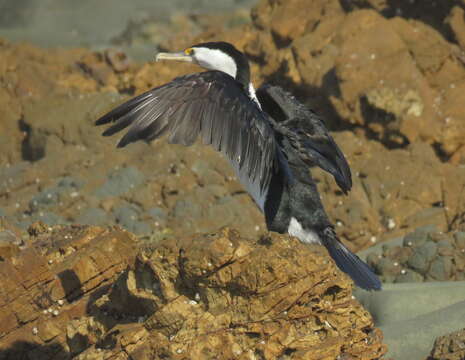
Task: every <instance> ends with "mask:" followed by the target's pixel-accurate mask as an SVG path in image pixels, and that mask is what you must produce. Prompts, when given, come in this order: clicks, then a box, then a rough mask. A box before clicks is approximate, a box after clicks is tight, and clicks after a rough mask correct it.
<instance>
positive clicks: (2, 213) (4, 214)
mask: <svg viewBox="0 0 465 360" xmlns="http://www.w3.org/2000/svg"><path fill="white" fill-rule="evenodd" d="M2 216H6V212H5V210H3V209H0V217H2Z"/></svg>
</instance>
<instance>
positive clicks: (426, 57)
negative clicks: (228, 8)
mask: <svg viewBox="0 0 465 360" xmlns="http://www.w3.org/2000/svg"><path fill="white" fill-rule="evenodd" d="M424 5H425V6H423V5H422V6H421V7H419V6H418V5H416V6H412V5H411V4H409V3H407V2H399V3H397V4H394V2H389V4H387V2H385V1H369V2H365V1H364V2H344V1H336V0H333V1H312V2H308V1H304V0H295V1H285V2H284V1H283V2H280V1H273V0H263V1H261V2H260V3H259V5H258V6H257V7H256V9H255V11H254V12H253V20H254V24H255V26H256V27H257V31H256V32H255V36H254V40H252V41H249V42H248V44H247V46H246V51H247V52H248V53H249V54H251V55H253V56H256V57H258V58H259V59H260V65H261V66H260V69H261V70H262V78H264V79H267V78H270V77H271V78H278V79H280V81H283V80H284V81H285V80H288V81H289V80H292V82H290V83H289V85H290V86H294V87H296V88H297V89H298V90H299V91H300V92H301V93H303V94H304V95H305V96H315V97H316V99H317V101H315V103H316V106H317V107H318V104H320V105H319V106H320V107H321V108H322V110H323V111H324V112H325V113H326V115H327V117H329V118H330V120H331V121H332V122H333V123H339V125H341V123H342V124H344V125H345V126H347V125H350V126H357V127H358V126H361V127H363V128H365V129H367V130H368V131H369V133H371V135H372V136H374V137H376V138H377V139H379V140H380V141H382V142H383V143H384V144H386V145H388V146H390V147H402V146H405V145H406V144H408V143H412V142H414V141H418V140H421V141H425V142H427V143H429V144H437V145H438V146H439V148H440V149H441V151H443V152H444V153H445V154H447V155H448V156H451V155H452V154H454V153H455V152H456V151H458V150H459V149H460V148H461V147H462V146H464V144H465V142H464V141H463V133H464V131H465V129H464V128H463V124H464V123H465V121H464V120H463V112H461V110H460V106H459V105H458V104H459V103H463V102H464V98H463V93H464V92H463V91H462V90H463V89H462V85H463V81H464V79H465V68H464V66H463V64H464V62H463V59H464V54H463V47H462V48H460V47H458V46H457V45H456V44H454V43H451V42H449V41H448V40H447V39H449V38H453V39H454V40H455V41H456V42H457V43H458V44H459V45H460V44H461V41H462V38H463V36H462V33H463V32H464V31H465V22H464V21H463V9H462V8H460V7H459V6H455V7H453V6H454V3H453V2H441V4H436V5H431V4H428V5H426V4H424ZM435 7H436V8H435ZM303 9H305V10H303ZM396 9H397V12H396ZM283 14H284V15H285V14H299V16H300V17H298V16H297V17H290V16H288V17H286V16H284V15H283ZM449 14H450V15H449ZM402 16H405V18H403V17H402ZM407 18H408V19H412V20H406V19H407ZM446 20H447V21H448V23H449V24H450V28H451V29H452V35H451V34H450V31H448V28H447V26H445V25H444V24H442V23H443V22H444V21H446ZM429 24H432V25H433V26H431V25H429ZM444 35H445V36H446V37H445V36H444ZM380 39H382V41H380ZM328 100H329V101H328Z"/></svg>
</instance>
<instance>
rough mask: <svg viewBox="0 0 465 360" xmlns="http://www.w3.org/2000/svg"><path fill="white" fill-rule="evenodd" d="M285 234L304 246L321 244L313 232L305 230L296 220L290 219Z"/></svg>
mask: <svg viewBox="0 0 465 360" xmlns="http://www.w3.org/2000/svg"><path fill="white" fill-rule="evenodd" d="M287 232H288V233H289V235H291V236H295V237H296V238H298V239H299V240H300V241H302V242H303V243H306V244H321V239H320V237H319V236H318V234H317V233H316V232H315V231H313V230H305V229H304V228H303V227H302V224H300V223H299V222H298V221H297V219H296V218H293V217H292V218H291V221H290V223H289V227H288V229H287Z"/></svg>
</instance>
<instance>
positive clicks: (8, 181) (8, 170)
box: [0, 161, 28, 192]
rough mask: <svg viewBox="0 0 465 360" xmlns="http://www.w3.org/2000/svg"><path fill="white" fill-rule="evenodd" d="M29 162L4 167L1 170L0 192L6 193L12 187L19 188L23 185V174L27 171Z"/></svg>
mask: <svg viewBox="0 0 465 360" xmlns="http://www.w3.org/2000/svg"><path fill="white" fill-rule="evenodd" d="M27 167H28V163H27V162H25V161H24V162H20V163H17V164H13V165H11V166H8V167H6V166H4V167H2V168H1V169H0V192H5V191H7V190H8V189H10V188H11V186H12V185H14V186H17V185H18V183H22V181H21V180H22V179H23V178H24V176H22V173H23V172H24V171H25V170H26V169H27Z"/></svg>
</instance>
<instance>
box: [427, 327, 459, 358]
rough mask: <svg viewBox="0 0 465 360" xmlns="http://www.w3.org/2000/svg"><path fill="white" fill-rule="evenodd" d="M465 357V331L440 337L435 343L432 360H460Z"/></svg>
mask: <svg viewBox="0 0 465 360" xmlns="http://www.w3.org/2000/svg"><path fill="white" fill-rule="evenodd" d="M464 357H465V329H464V330H459V331H455V332H453V333H450V334H447V335H444V336H440V337H438V338H437V339H436V341H435V342H434V346H433V350H431V356H430V357H429V358H428V359H430V360H439V359H441V360H460V359H463V358H464Z"/></svg>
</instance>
